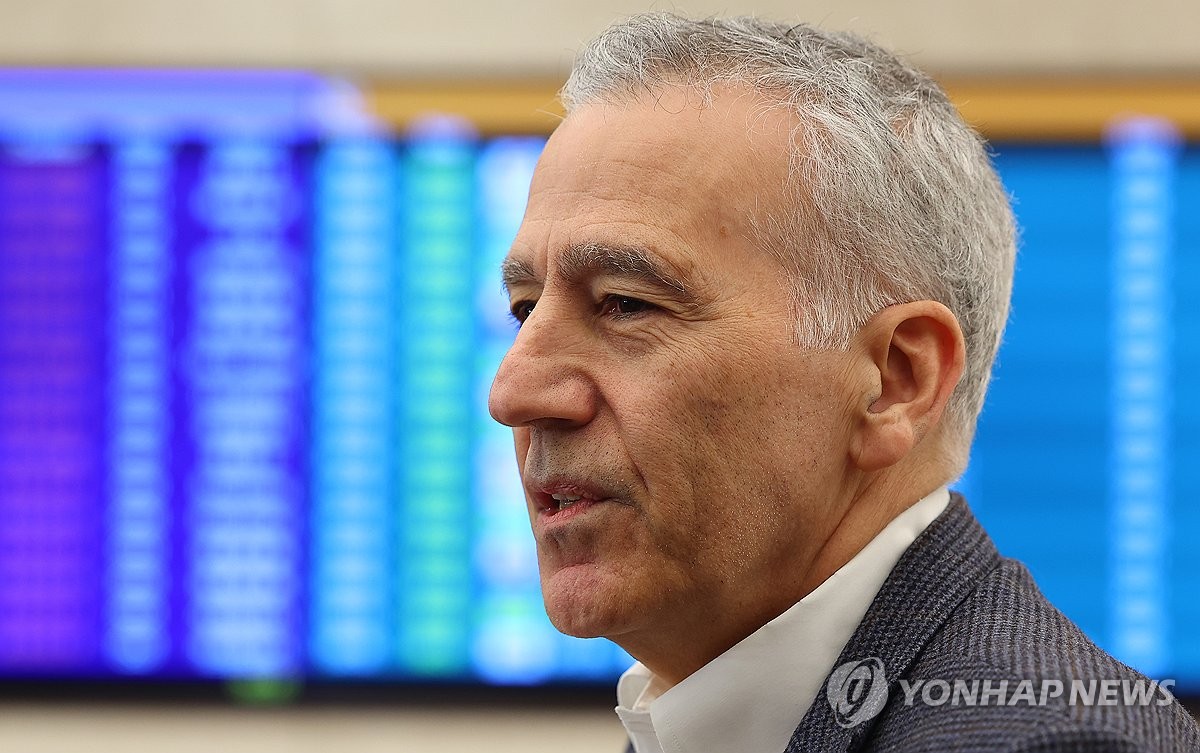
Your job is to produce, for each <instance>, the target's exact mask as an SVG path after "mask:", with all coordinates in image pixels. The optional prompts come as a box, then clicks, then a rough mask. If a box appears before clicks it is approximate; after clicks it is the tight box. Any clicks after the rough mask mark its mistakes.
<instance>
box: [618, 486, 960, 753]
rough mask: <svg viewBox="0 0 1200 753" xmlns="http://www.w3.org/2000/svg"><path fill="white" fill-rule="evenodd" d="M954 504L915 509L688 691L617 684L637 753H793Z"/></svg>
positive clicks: (625, 680)
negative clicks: (828, 685)
mask: <svg viewBox="0 0 1200 753" xmlns="http://www.w3.org/2000/svg"><path fill="white" fill-rule="evenodd" d="M949 502H950V494H949V492H948V491H947V490H946V488H945V487H942V488H941V489H938V490H937V491H935V492H934V493H932V494H930V495H929V496H927V497H925V498H924V499H922V500H920V501H919V502H917V503H916V504H914V505H913V506H911V507H909V508H908V509H907V510H905V511H904V512H902V513H901V514H900V515H898V516H896V518H895V519H893V520H892V522H891V523H889V524H888V525H887V526H886V527H885V528H884V529H883V530H882V531H880V532H879V534H878V535H877V536H875V538H873V539H872V540H871V541H870V542H869V543H868V544H867V545H866V546H865V547H863V549H862V551H860V552H859V553H858V554H857V555H855V556H854V558H852V559H851V560H850V561H849V562H847V563H846V564H845V565H843V566H842V567H841V568H840V569H838V571H837V572H835V573H834V574H833V575H831V576H829V578H828V579H826V580H825V582H824V583H822V584H821V585H820V586H818V587H817V588H816V589H814V590H813V591H812V592H811V593H809V594H808V595H807V596H805V597H804V598H803V599H801V600H800V601H799V602H797V603H796V604H795V605H793V606H792V607H791V608H789V609H788V610H787V611H786V612H784V613H783V614H781V615H779V616H778V617H776V618H775V619H774V620H771V621H770V622H768V623H767V624H766V625H763V626H762V627H761V628H759V629H758V630H757V631H755V632H754V633H752V634H751V635H749V636H747V637H746V638H745V639H744V640H742V641H741V642H740V643H738V644H737V645H735V646H734V647H733V648H731V649H729V650H728V651H726V652H725V653H723V654H721V655H720V656H718V657H717V658H715V659H713V660H712V661H711V662H709V663H708V664H706V665H704V666H703V667H701V668H700V669H699V670H697V671H696V672H695V673H693V674H692V675H691V676H689V677H687V678H685V679H684V680H683V681H682V682H680V683H679V684H678V685H675V686H674V687H670V688H667V687H666V686H665V685H664V684H663V683H662V682H661V680H659V678H657V677H655V676H654V675H653V674H652V673H651V672H650V671H649V670H648V669H647V668H646V667H645V666H643V665H642V664H640V663H638V664H634V665H633V667H631V668H630V669H629V670H628V671H627V672H625V674H624V675H622V676H621V679H620V681H619V682H618V684H617V704H618V705H617V709H616V711H617V714H618V716H619V717H620V718H621V721H622V723H623V724H624V725H625V727H626V731H627V732H628V733H629V736H630V739H631V740H632V741H633V743H634V746H635V749H636V750H637V752H638V753H647V751H648V750H656V748H655V747H654V742H657V744H658V745H659V746H661V747H660V748H657V749H658V750H661V751H663V753H682V751H688V753H709V752H713V753H716V752H720V753H727V751H731V750H750V751H772V750H783V749H784V748H785V747H787V743H788V740H789V739H790V738H791V736H792V732H793V730H794V729H795V727H796V724H797V723H798V722H799V720H800V719H801V718H802V717H803V716H804V714H805V713H806V712H807V711H808V708H809V706H811V705H812V703H813V700H814V699H815V698H816V695H817V693H818V692H819V691H820V689H821V684H822V683H823V682H824V681H825V677H826V676H827V675H828V674H829V672H830V671H831V670H832V669H833V663H834V662H835V661H837V657H838V656H839V655H840V654H841V651H842V649H843V648H844V647H845V645H846V642H847V641H849V640H850V636H851V635H853V634H854V630H855V629H856V628H857V627H858V624H859V623H860V622H861V621H862V618H863V615H865V614H866V612H867V608H868V607H870V605H871V601H872V600H873V599H874V598H875V595H876V594H877V593H878V592H879V589H880V587H882V586H883V582H884V581H885V580H886V579H887V576H888V574H889V573H891V571H892V568H893V567H894V566H895V564H896V561H897V560H899V559H900V556H901V555H902V554H903V553H904V551H905V550H906V549H908V547H909V545H911V544H912V542H913V541H914V540H915V539H916V538H917V536H919V535H920V533H921V532H922V531H924V530H925V528H926V527H928V525H929V524H930V523H932V522H933V521H934V519H935V518H937V516H938V515H940V514H941V513H942V511H943V510H945V509H946V506H947V505H948V504H949ZM648 738H649V739H648ZM654 738H656V740H655V739H654Z"/></svg>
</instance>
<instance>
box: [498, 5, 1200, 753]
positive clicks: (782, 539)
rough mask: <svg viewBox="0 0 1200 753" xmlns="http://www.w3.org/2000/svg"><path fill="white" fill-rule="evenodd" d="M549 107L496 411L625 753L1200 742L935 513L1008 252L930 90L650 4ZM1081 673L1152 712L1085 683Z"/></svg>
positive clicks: (983, 357) (593, 55)
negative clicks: (554, 114)
mask: <svg viewBox="0 0 1200 753" xmlns="http://www.w3.org/2000/svg"><path fill="white" fill-rule="evenodd" d="M563 99H564V103H565V105H566V109H567V113H568V114H567V117H566V119H565V120H564V121H563V122H562V124H561V125H560V126H559V128H558V129H557V130H556V131H555V133H554V135H553V136H552V137H551V139H550V141H549V143H548V144H547V146H546V150H545V153H544V155H543V156H542V158H541V161H540V162H539V164H538V168H537V171H536V174H535V176H534V179H533V185H532V189H531V192H530V197H529V205H528V209H527V211H526V215H525V219H524V222H523V224H522V226H521V229H520V232H519V233H518V235H517V238H516V241H515V242H514V244H513V247H512V251H511V253H510V255H509V256H508V258H507V259H506V260H505V262H504V264H503V275H504V281H505V285H506V286H507V289H508V292H509V295H510V298H511V305H512V314H513V316H514V317H515V318H516V320H517V321H518V322H520V326H521V328H520V332H519V334H518V335H517V338H516V342H515V343H514V345H513V347H512V350H511V351H510V352H509V353H508V355H507V357H506V358H505V359H504V362H503V363H502V365H501V366H500V369H499V372H498V373H497V375H496V380H495V383H494V385H493V387H492V393H491V412H492V415H493V416H494V417H495V418H496V419H497V420H498V421H501V422H503V423H505V424H507V425H509V426H512V427H513V432H514V436H515V440H516V449H517V458H518V462H519V465H520V470H521V477H522V480H523V483H524V487H525V493H526V497H527V501H528V505H529V514H530V518H531V520H532V525H533V531H534V534H535V538H536V540H537V549H538V559H539V565H540V568H541V578H542V590H543V594H544V597H545V603H546V609H547V611H548V613H549V615H550V618H551V619H552V620H553V622H554V624H555V625H556V626H557V627H558V628H559V629H560V630H562V631H563V632H566V633H569V634H571V635H576V636H606V637H608V638H610V639H612V640H613V641H615V642H616V643H618V644H620V645H621V646H622V647H624V648H625V649H626V650H627V651H628V652H629V653H630V654H631V655H633V656H634V657H635V658H636V659H637V660H638V663H637V664H636V665H635V666H634V667H633V668H632V669H630V670H629V672H627V673H626V674H625V675H624V676H623V677H622V679H621V682H620V685H619V688H618V695H619V705H618V708H617V712H618V714H619V716H620V718H621V720H622V722H623V723H624V725H625V727H626V729H627V731H628V733H629V736H630V740H631V743H632V746H633V748H634V749H635V750H636V751H637V753H647V752H648V751H666V752H668V753H672V752H677V751H678V752H682V751H689V752H691V753H698V752H704V751H712V752H714V753H715V752H717V751H720V752H722V753H777V752H778V751H783V750H785V749H786V750H787V751H818V750H839V751H840V750H847V749H856V750H877V751H900V750H903V751H918V750H920V751H925V750H928V751H939V752H941V751H949V750H954V751H958V750H963V751H966V750H971V751H976V750H979V751H982V750H1011V751H1034V750H1037V751H1057V750H1063V751H1067V750H1069V751H1093V750H1094V751H1110V750H1113V751H1115V750H1120V751H1134V750H1137V751H1142V750H1145V751H1176V750H1178V751H1183V750H1189V751H1192V750H1197V749H1200V735H1198V734H1197V731H1196V727H1195V725H1194V722H1192V720H1191V719H1190V717H1188V716H1187V714H1186V712H1184V711H1182V710H1181V708H1180V707H1179V705H1178V704H1177V703H1175V702H1174V701H1173V698H1172V697H1171V696H1170V694H1169V693H1168V692H1166V690H1165V689H1163V688H1160V687H1158V686H1156V685H1150V684H1149V681H1147V680H1146V679H1145V678H1142V677H1140V676H1139V675H1136V674H1135V673H1134V672H1133V671H1132V670H1130V669H1128V668H1127V667H1124V666H1123V665H1121V664H1119V663H1118V662H1116V661H1115V660H1113V659H1112V658H1110V657H1108V656H1107V655H1105V654H1104V653H1103V652H1101V651H1100V650H1099V649H1097V648H1096V647H1095V646H1094V645H1093V644H1092V643H1090V642H1089V641H1088V639H1087V638H1086V637H1084V636H1083V635H1082V634H1081V633H1080V631H1079V630H1078V629H1077V628H1076V627H1075V626H1074V625H1072V624H1071V623H1070V622H1069V621H1068V620H1067V619H1066V618H1064V617H1063V616H1062V615H1061V614H1060V613H1059V612H1057V611H1056V610H1055V609H1054V608H1053V607H1052V606H1051V605H1050V604H1048V603H1047V602H1046V600H1045V599H1044V598H1043V597H1042V595H1041V594H1040V593H1039V592H1038V590H1037V588H1036V587H1035V586H1034V584H1033V582H1032V580H1031V579H1030V576H1029V574H1028V572H1027V571H1026V570H1025V569H1024V568H1023V567H1022V566H1021V565H1020V564H1018V563H1016V562H1013V561H1011V560H1007V559H1004V558H1002V557H1000V556H999V555H998V554H997V552H996V550H995V548H994V547H993V545H992V543H991V542H990V540H989V539H988V537H987V535H986V534H985V533H984V532H983V530H982V529H981V528H980V526H979V524H978V522H977V521H976V520H975V518H974V517H973V516H972V514H971V512H970V511H969V509H968V507H967V504H966V502H965V501H964V500H963V499H961V498H959V497H957V496H956V495H952V494H950V493H949V492H948V491H947V484H948V483H949V482H950V481H951V480H952V479H954V478H955V477H956V475H957V474H959V473H961V471H962V469H963V466H964V464H965V461H966V458H967V455H968V448H969V445H970V441H971V437H972V433H973V430H974V424H975V420H976V416H977V415H978V413H979V410H980V406H981V405H982V403H983V398H984V392H985V389H986V387H987V382H988V376H989V372H990V369H991V364H992V359H993V357H994V355H995V353H996V349H997V346H998V343H999V341H1000V335H1001V331H1002V329H1003V326H1004V322H1005V318H1006V315H1007V311H1008V301H1009V291H1010V286H1011V278H1012V268H1013V256H1014V240H1013V236H1014V231H1013V221H1012V215H1011V211H1010V209H1009V206H1008V202H1007V199H1006V196H1005V193H1004V191H1003V189H1002V188H1001V186H1000V183H999V181H998V179H997V177H996V174H995V172H994V170H993V169H992V167H991V165H990V163H989V160H988V158H987V155H986V152H985V149H984V146H983V144H982V143H981V142H980V140H979V138H978V137H977V136H976V135H975V134H974V133H973V132H972V131H971V130H970V129H969V128H968V127H967V126H966V125H964V124H963V122H962V121H961V119H960V118H959V117H958V115H957V114H956V112H955V109H954V107H953V106H952V105H951V104H950V103H949V102H948V101H947V99H946V97H945V95H944V94H943V93H942V91H941V90H940V89H939V88H938V87H937V85H936V84H934V83H933V81H931V80H930V79H929V78H927V77H926V76H924V75H922V74H921V73H919V72H917V71H915V70H913V69H912V68H910V67H907V66H906V65H905V64H903V63H901V62H900V61H898V60H897V59H896V58H895V57H893V56H892V55H890V54H889V53H887V52H885V51H883V50H881V49H879V48H878V47H875V46H873V45H871V44H869V43H867V42H864V41H863V40H861V39H857V38H855V37H852V36H848V35H842V34H830V33H825V32H822V31H819V30H816V29H813V28H811V27H808V26H804V25H800V26H787V25H779V24H773V23H768V22H764V21H760V20H756V19H748V18H739V19H732V20H709V21H690V20H685V19H681V18H678V17H675V16H671V15H665V14H658V15H648V16H639V17H636V18H633V19H631V20H629V21H627V22H625V23H622V24H619V25H617V26H615V27H613V28H611V29H609V30H608V31H607V32H605V33H604V34H602V35H601V36H600V37H598V38H597V39H596V40H594V41H593V42H592V43H591V44H590V45H589V46H588V48H587V49H586V50H585V51H584V52H583V53H582V54H581V55H580V57H579V58H578V60H577V62H576V65H575V68H574V70H573V72H572V74H571V77H570V79H569V81H568V82H567V84H566V87H565V88H564V90H563ZM1092 681H1096V682H1099V681H1104V682H1109V683H1113V682H1116V683H1119V682H1121V681H1124V682H1126V683H1137V684H1138V687H1141V686H1142V685H1143V684H1145V685H1146V687H1145V688H1144V689H1145V691H1146V693H1147V694H1148V695H1147V700H1146V701H1145V702H1144V703H1140V704H1138V703H1130V702H1125V703H1117V704H1112V705H1103V704H1101V703H1100V702H1098V701H1096V700H1095V693H1096V692H1108V690H1106V689H1105V688H1107V687H1108V686H1101V687H1100V688H1099V690H1097V689H1096V688H1091V687H1090V686H1087V687H1084V688H1083V689H1089V688H1090V689H1091V690H1092V691H1093V699H1092V701H1091V702H1090V703H1089V702H1088V699H1087V697H1086V696H1084V695H1083V694H1082V690H1081V691H1080V695H1079V697H1073V696H1072V695H1070V694H1069V693H1070V692H1072V691H1073V690H1074V687H1073V683H1074V682H1092ZM1001 683H1003V685H1001ZM943 687H944V688H945V690H946V693H947V694H951V693H959V698H958V700H957V701H955V700H954V699H951V698H943V697H942V696H941V690H942V689H943ZM930 688H932V689H934V691H935V692H930ZM1001 688H1003V692H1001ZM1027 690H1028V692H1026V691H1027ZM1056 690H1057V692H1055V691H1056ZM1017 693H1019V695H1015V694H1017ZM1105 697H1107V696H1105ZM1014 698H1015V699H1016V702H1013V699H1014ZM1118 700H1120V699H1118ZM968 701H970V702H968Z"/></svg>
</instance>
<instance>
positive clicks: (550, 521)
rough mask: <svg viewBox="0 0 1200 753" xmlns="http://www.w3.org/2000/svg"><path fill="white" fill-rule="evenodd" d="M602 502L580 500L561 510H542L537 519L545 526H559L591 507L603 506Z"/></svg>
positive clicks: (552, 508)
mask: <svg viewBox="0 0 1200 753" xmlns="http://www.w3.org/2000/svg"><path fill="white" fill-rule="evenodd" d="M604 502H605V500H602V499H581V500H579V501H578V502H575V503H573V504H570V505H567V506H566V507H564V508H562V509H561V510H560V509H558V508H557V507H551V508H550V509H548V510H542V512H541V514H540V515H539V516H538V517H540V518H541V519H542V520H543V521H544V522H545V524H546V525H559V524H562V523H567V522H569V521H571V520H574V519H575V518H578V517H579V516H580V515H583V514H584V513H586V512H587V511H588V510H590V509H592V508H593V507H596V506H597V505H602V504H604Z"/></svg>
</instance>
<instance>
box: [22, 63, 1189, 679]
mask: <svg viewBox="0 0 1200 753" xmlns="http://www.w3.org/2000/svg"><path fill="white" fill-rule="evenodd" d="M31 102H33V103H34V104H36V105H37V106H31V104H30V103H31ZM543 145H544V139H543V138H540V137H503V138H494V137H493V138H486V139H485V138H480V137H478V136H477V135H475V134H473V133H472V132H471V131H470V129H469V128H468V127H466V126H464V125H463V124H461V123H457V122H453V121H448V120H431V121H429V122H427V123H425V124H423V125H422V126H421V127H420V128H417V129H414V130H413V131H412V132H411V133H408V134H406V135H404V136H403V137H401V138H397V137H394V136H392V135H390V134H388V133H386V131H384V130H382V129H379V128H377V127H373V126H372V124H371V122H370V118H369V116H366V115H363V114H362V113H361V112H357V111H356V110H355V106H354V104H353V96H352V92H349V91H348V90H347V88H346V87H345V86H344V85H342V84H338V83H337V82H329V81H324V80H320V79H316V78H315V77H307V76H301V75H299V74H287V73H275V74H246V75H241V74H236V73H233V72H225V73H220V74H196V73H192V74H182V73H181V74H167V73H153V74H152V73H147V72H137V73H130V72H124V73H122V72H107V73H94V72H93V73H80V72H74V73H73V72H58V73H53V74H51V73H47V72H31V71H8V72H0V679H8V680H20V679H61V680H69V679H108V680H120V679H122V678H128V679H154V680H171V681H176V680H228V679H247V678H286V679H301V680H313V681H339V680H362V679H366V680H384V681H394V682H401V683H422V682H442V681H450V682H468V683H480V684H499V685H513V684H522V685H530V684H541V683H556V682H569V683H578V682H598V683H611V681H612V680H613V679H614V678H615V677H616V676H617V675H618V674H619V673H620V672H621V671H622V670H623V669H624V668H626V667H627V666H628V664H629V663H630V661H631V660H630V658H629V657H628V656H627V655H626V654H625V653H624V652H623V651H621V650H620V649H619V648H618V647H616V646H615V645H613V644H611V643H609V642H607V641H604V640H578V639H573V638H567V637H564V636H561V635H559V634H558V633H557V632H556V631H555V630H554V629H553V627H552V626H551V625H550V624H549V621H548V620H547V618H546V616H545V613H544V611H543V608H542V603H541V596H540V593H539V589H538V577H537V564H536V559H535V556H534V548H533V541H532V536H531V535H530V533H529V528H528V519H527V514H526V511H525V505H524V501H523V495H522V493H521V489H520V484H519V481H518V479H517V475H516V467H515V462H514V459H513V450H512V444H511V436H510V432H509V430H508V429H507V428H505V427H503V426H500V425H498V424H495V423H494V422H492V421H491V419H490V418H489V417H488V414H487V408H486V398H487V392H488V388H489V385H490V382H491V377H492V374H493V373H494V372H495V369H496V367H497V365H498V364H499V362H500V359H501V358H502V357H503V355H504V353H505V351H506V349H507V348H508V346H509V345H510V344H511V342H512V338H513V336H514V334H515V325H514V324H513V323H512V322H511V321H510V318H509V316H508V313H507V302H506V300H505V298H504V295H503V291H502V289H501V286H500V282H499V273H498V265H499V262H500V260H501V259H502V258H503V256H504V255H505V253H506V252H507V251H508V247H509V243H510V242H511V240H512V238H513V236H514V234H515V232H516V229H517V226H518V225H519V223H520V219H521V215H522V213H523V210H524V204H525V197H526V192H527V190H528V186H529V180H530V176H531V174H532V171H533V167H534V164H535V162H536V160H537V157H538V155H539V153H540V151H541V149H542V146H543ZM997 164H998V167H999V169H1000V171H1001V173H1002V176H1003V178H1004V180H1005V183H1006V185H1007V187H1008V188H1009V190H1010V192H1011V193H1012V195H1013V196H1014V199H1015V202H1016V211H1017V214H1018V217H1019V221H1020V223H1021V227H1022V246H1021V254H1020V257H1019V260H1018V270H1017V278H1016V286H1015V293H1014V301H1013V314H1012V319H1011V324H1010V327H1009V330H1008V333H1007V336H1006V339H1005V343H1004V345H1003V348H1002V350H1001V355H1000V359H999V362H998V365H997V368H996V372H995V378H994V381H993V385H992V388H991V393H990V397H989V400H988V404H987V406H986V408H985V411H984V415H983V417H982V420H981V423H980V428H979V433H978V437H977V441H976V446H975V448H974V452H973V455H972V459H971V465H970V467H969V469H968V471H967V473H966V474H965V475H964V477H963V478H962V479H961V480H960V481H959V482H957V484H956V486H957V488H959V489H961V490H962V491H963V492H964V493H965V494H967V496H968V500H969V501H970V502H971V504H972V506H973V507H974V508H975V509H976V511H977V512H978V514H979V515H980V517H981V518H982V519H983V521H984V523H985V525H986V526H987V527H988V529H989V530H990V531H991V532H992V534H993V536H994V538H995V539H996V540H997V543H998V545H999V546H1000V549H1001V551H1002V552H1004V553H1005V554H1008V555H1010V556H1014V557H1018V558H1020V559H1022V560H1023V561H1025V562H1026V563H1027V564H1028V565H1029V566H1030V568H1031V569H1032V571H1033V573H1034V576H1035V577H1036V578H1037V580H1038V582H1039V584H1040V585H1041V586H1042V588H1043V590H1045V591H1046V592H1047V594H1048V595H1049V596H1050V598H1051V599H1052V600H1053V601H1054V602H1055V603H1056V604H1057V605H1058V606H1059V607H1060V608H1062V609H1063V610H1064V611H1065V612H1066V613H1067V614H1068V615H1069V616H1071V617H1072V618H1073V619H1075V620H1076V621H1077V622H1078V623H1079V624H1080V625H1081V626H1082V627H1083V628H1084V630H1085V631H1087V632H1088V634H1089V635H1091V636H1092V637H1093V638H1094V639H1095V640H1096V641H1097V642H1098V643H1100V644H1101V645H1102V646H1104V647H1105V648H1107V649H1108V650H1110V651H1112V652H1114V653H1115V654H1116V655H1117V656H1118V657H1120V658H1122V659H1123V660H1125V661H1127V662H1128V663H1130V664H1132V665H1133V666H1135V667H1138V668H1139V669H1141V670H1143V671H1145V672H1147V673H1149V674H1151V675H1153V676H1155V677H1156V678H1172V679H1175V680H1176V681H1177V683H1178V684H1177V688H1178V689H1179V690H1180V691H1181V692H1189V691H1190V692H1191V693H1197V692H1200V581H1198V579H1197V577H1196V575H1195V574H1196V573H1198V572H1200V548H1197V547H1195V546H1192V545H1191V540H1190V539H1191V537H1192V536H1194V535H1195V533H1194V532H1197V531H1200V512H1196V511H1195V510H1194V506H1193V505H1192V504H1191V500H1192V498H1193V497H1195V496H1197V495H1198V494H1200V489H1197V488H1195V487H1196V486H1197V485H1198V483H1200V482H1197V481H1196V480H1195V478H1194V475H1195V474H1192V473H1190V472H1189V471H1188V468H1189V467H1191V463H1193V462H1197V461H1200V438H1197V436H1196V434H1197V433H1196V432H1195V431H1189V428H1193V429H1194V427H1195V426H1196V425H1197V416H1196V411H1197V408H1196V407H1195V405H1193V404H1192V402H1191V401H1190V400H1189V399H1188V397H1187V396H1188V395H1189V394H1190V391H1191V389H1192V388H1193V387H1195V386H1196V385H1195V384H1194V382H1195V379H1194V377H1193V376H1192V375H1193V374H1195V373H1198V370H1200V312H1198V310H1197V307H1195V306H1193V305H1192V302H1193V301H1195V300H1198V299H1200V211H1197V209H1200V149H1197V148H1195V147H1192V146H1189V145H1187V144H1185V143H1182V142H1181V141H1180V140H1179V139H1178V138H1177V136H1176V135H1175V134H1174V133H1173V132H1172V131H1171V130H1170V128H1169V127H1167V126H1165V125H1164V124H1160V123H1155V122H1150V121H1130V122H1128V123H1125V124H1122V125H1121V126H1119V127H1116V128H1114V129H1113V131H1112V134H1111V137H1110V139H1109V140H1108V141H1107V142H1105V143H1102V144H1091V145H1055V146H1032V145H1005V144H1000V145H998V146H997Z"/></svg>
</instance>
